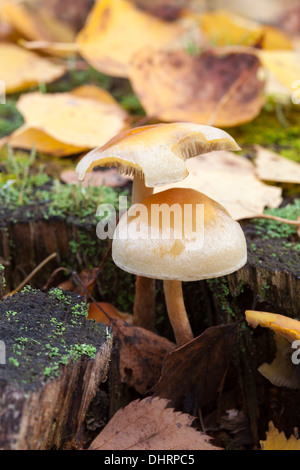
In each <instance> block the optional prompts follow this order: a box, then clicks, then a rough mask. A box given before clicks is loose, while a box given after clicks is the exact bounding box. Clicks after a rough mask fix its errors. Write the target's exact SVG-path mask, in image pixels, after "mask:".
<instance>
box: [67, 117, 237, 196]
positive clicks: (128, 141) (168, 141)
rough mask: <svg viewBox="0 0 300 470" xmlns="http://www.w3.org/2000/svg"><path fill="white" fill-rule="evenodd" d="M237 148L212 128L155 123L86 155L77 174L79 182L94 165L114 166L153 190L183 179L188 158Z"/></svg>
mask: <svg viewBox="0 0 300 470" xmlns="http://www.w3.org/2000/svg"><path fill="white" fill-rule="evenodd" d="M239 149H240V148H239V146H238V145H237V143H236V142H235V140H234V139H233V138H232V137H231V136H230V135H229V134H227V132H225V131H223V130H221V129H217V128H215V127H211V126H205V125H200V124H193V123H189V122H176V123H170V124H168V123H166V124H154V125H149V126H143V127H136V128H133V129H129V130H126V131H123V132H121V133H120V134H118V135H116V136H115V137H113V138H112V139H111V140H109V141H108V142H107V143H106V144H104V145H103V146H102V147H99V148H96V149H94V150H92V151H91V152H89V153H88V154H87V155H85V156H84V157H83V158H82V159H81V160H80V162H79V163H78V165H77V167H76V171H77V173H78V176H79V179H80V180H81V181H82V180H83V179H84V177H85V175H86V173H87V172H89V171H91V170H92V169H93V168H94V167H96V166H116V167H117V168H118V169H119V171H120V172H121V173H124V174H132V175H133V176H134V175H135V174H138V175H144V179H145V185H146V186H148V187H154V186H159V185H163V184H168V183H175V182H176V181H181V180H182V179H184V178H185V177H186V176H187V175H188V171H187V168H186V165H185V160H186V159H187V158H191V157H195V156H197V155H200V154H203V153H208V152H211V151H213V150H239Z"/></svg>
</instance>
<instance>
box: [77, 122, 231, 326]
mask: <svg viewBox="0 0 300 470" xmlns="http://www.w3.org/2000/svg"><path fill="white" fill-rule="evenodd" d="M239 149H240V148H239V146H238V145H237V143H236V142H235V140H234V139H233V138H232V137H231V136H230V135H229V134H227V132H225V131H223V130H220V129H217V128H215V127H211V126H206V125H200V124H193V123H189V122H176V123H161V124H154V125H148V126H143V127H136V128H133V129H128V130H125V131H123V132H121V133H120V134H118V135H116V136H115V137H113V138H112V139H111V140H109V141H108V142H107V143H106V144H104V145H103V146H102V147H99V148H96V149H94V150H92V151H91V152H89V153H88V154H87V155H85V156H84V157H83V158H82V159H81V161H80V162H79V163H78V165H77V168H76V171H77V173H78V175H79V180H81V181H82V180H83V179H84V178H85V175H86V173H87V172H89V171H91V170H92V169H93V168H94V167H96V166H116V167H117V168H118V170H119V171H120V172H121V173H123V174H128V175H132V176H133V186H132V204H135V203H139V202H141V201H142V199H144V198H145V197H147V196H150V195H151V194H152V193H153V187H155V186H161V185H164V184H170V183H175V182H177V181H181V180H182V179H184V178H185V177H186V176H187V175H188V170H187V168H186V164H185V160H186V159H188V158H191V157H195V156H197V155H200V154H204V153H208V152H211V151H213V150H239ZM154 292H155V281H154V280H152V279H147V278H145V277H144V276H138V277H137V279H136V291H135V302H134V309H133V321H134V324H135V325H138V326H142V327H144V328H149V329H151V328H152V323H153V318H154Z"/></svg>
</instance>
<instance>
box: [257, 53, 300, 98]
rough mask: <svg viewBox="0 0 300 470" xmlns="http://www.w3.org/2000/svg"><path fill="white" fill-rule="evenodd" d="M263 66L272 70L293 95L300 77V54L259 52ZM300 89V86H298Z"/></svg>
mask: <svg viewBox="0 0 300 470" xmlns="http://www.w3.org/2000/svg"><path fill="white" fill-rule="evenodd" d="M257 55H258V57H259V58H260V60H261V62H262V64H263V66H264V67H265V68H266V70H270V71H271V72H272V73H274V75H275V76H276V77H277V79H278V80H279V81H280V82H281V83H282V84H283V85H285V86H286V87H287V88H288V89H289V90H290V91H291V93H293V92H295V83H296V82H297V81H298V80H299V77H300V53H299V52H295V51H281V50H279V51H266V50H263V51H257ZM298 88H299V86H298Z"/></svg>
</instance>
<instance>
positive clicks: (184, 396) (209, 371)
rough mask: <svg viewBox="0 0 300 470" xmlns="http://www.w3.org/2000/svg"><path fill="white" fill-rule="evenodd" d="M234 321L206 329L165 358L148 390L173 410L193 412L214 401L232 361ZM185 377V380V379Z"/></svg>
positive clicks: (234, 335) (234, 334)
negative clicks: (156, 379) (158, 377)
mask: <svg viewBox="0 0 300 470" xmlns="http://www.w3.org/2000/svg"><path fill="white" fill-rule="evenodd" d="M236 332H237V324H236V323H229V324H226V325H219V326H213V327H210V328H207V329H206V330H205V331H204V333H202V334H201V335H200V336H198V337H197V338H195V339H194V340H192V341H191V342H189V343H187V344H186V345H184V346H182V347H180V348H179V349H176V350H175V351H171V352H170V353H169V354H168V355H167V356H166V358H165V360H164V362H163V366H162V373H161V377H160V379H159V381H158V382H157V383H156V384H155V385H154V387H153V388H152V389H151V390H150V392H153V393H154V395H155V396H159V397H161V398H166V399H168V400H170V404H171V406H173V407H174V408H176V409H188V411H189V412H190V413H191V414H193V413H197V412H198V410H199V408H201V407H203V406H205V405H208V404H212V403H215V402H216V400H217V397H218V395H219V393H220V387H221V384H222V381H223V379H224V377H225V375H226V372H227V369H228V367H229V365H230V363H231V360H232V353H233V346H234V341H235V337H236ZM187 377H188V380H187V379H186V378H187Z"/></svg>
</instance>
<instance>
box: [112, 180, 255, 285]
mask: <svg viewBox="0 0 300 470" xmlns="http://www.w3.org/2000/svg"><path fill="white" fill-rule="evenodd" d="M162 204H166V205H167V206H161V205H162ZM159 205H160V209H164V208H166V207H170V208H171V210H170V211H169V212H168V211H166V212H165V211H164V212H163V214H164V216H163V217H159V215H158V216H157V214H159V213H158V211H157V209H158V208H159ZM172 206H173V207H172ZM172 210H173V211H174V216H172V217H170V216H168V214H171V213H172ZM182 214H183V216H182ZM164 217H165V218H164ZM169 230H170V236H169V235H168V231H169ZM112 257H113V260H114V262H115V264H116V265H117V266H118V267H120V268H121V269H123V270H124V271H127V272H130V273H132V274H136V275H139V276H145V277H150V278H155V279H169V280H181V281H197V280H201V279H209V278H214V277H219V276H224V275H226V274H230V273H232V272H234V271H237V270H238V269H240V268H241V267H242V266H243V265H244V264H245V263H246V261H247V246H246V240H245V236H244V233H243V231H242V229H241V226H240V225H239V223H238V222H236V221H235V220H233V219H232V218H231V217H230V215H229V214H228V212H227V211H226V210H225V209H224V208H223V207H222V206H221V205H220V204H218V203H217V202H215V201H214V200H212V199H210V198H209V197H207V196H205V195H204V194H202V193H200V192H198V191H196V190H194V189H186V188H171V189H168V190H166V191H162V192H160V193H157V194H153V195H151V196H149V197H147V198H146V199H144V200H143V201H142V203H141V204H134V205H132V206H131V207H130V208H129V210H128V211H127V213H126V214H124V215H123V216H122V217H121V219H120V221H119V224H118V226H117V228H116V230H115V233H114V239H113V243H112Z"/></svg>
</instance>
